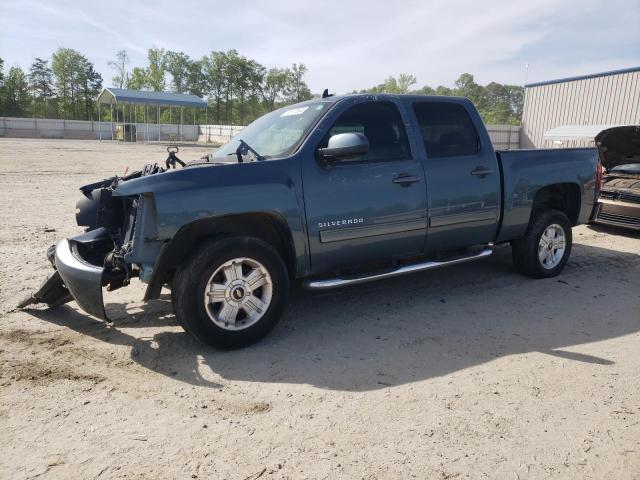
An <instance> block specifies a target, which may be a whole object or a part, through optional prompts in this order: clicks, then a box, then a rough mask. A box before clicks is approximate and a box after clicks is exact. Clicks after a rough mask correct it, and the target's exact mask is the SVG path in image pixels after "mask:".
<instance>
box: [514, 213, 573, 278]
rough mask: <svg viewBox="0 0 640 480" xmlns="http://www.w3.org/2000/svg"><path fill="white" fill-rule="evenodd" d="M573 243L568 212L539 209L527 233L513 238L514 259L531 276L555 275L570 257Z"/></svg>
mask: <svg viewBox="0 0 640 480" xmlns="http://www.w3.org/2000/svg"><path fill="white" fill-rule="evenodd" d="M571 244H572V235H571V224H570V223H569V219H568V218H567V216H566V215H565V214H564V213H562V212H560V211H558V210H552V209H544V210H538V211H536V212H534V213H533V216H532V219H531V222H530V223H529V227H528V228H527V233H526V234H525V236H524V237H523V238H521V239H519V240H514V241H513V242H511V254H512V258H513V263H514V265H515V266H516V269H518V271H520V272H521V273H524V274H525V275H528V276H530V277H533V278H549V277H555V276H556V275H558V274H559V273H560V272H561V271H562V269H563V268H564V266H565V265H566V264H567V261H568V260H569V255H571Z"/></svg>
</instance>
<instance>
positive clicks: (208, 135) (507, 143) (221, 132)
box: [198, 125, 520, 150]
mask: <svg viewBox="0 0 640 480" xmlns="http://www.w3.org/2000/svg"><path fill="white" fill-rule="evenodd" d="M243 128H244V127H242V126H239V125H200V132H199V137H198V140H199V141H200V142H218V143H226V142H228V141H229V140H230V139H231V137H233V136H234V135H236V134H237V133H239V132H241V131H242V129H243ZM487 130H488V132H489V136H490V137H491V142H492V143H493V148H495V149H496V150H513V149H516V148H519V145H520V127H519V126H517V125H487Z"/></svg>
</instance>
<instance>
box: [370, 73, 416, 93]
mask: <svg viewBox="0 0 640 480" xmlns="http://www.w3.org/2000/svg"><path fill="white" fill-rule="evenodd" d="M416 82H417V80H416V77H414V76H413V75H409V74H406V73H401V74H400V76H399V77H398V78H396V77H394V76H389V77H388V78H387V79H386V80H385V81H384V82H382V83H380V84H378V85H376V86H375V87H372V88H368V89H366V90H362V93H392V94H402V93H409V91H410V90H409V89H410V87H411V86H413V85H415V83H416Z"/></svg>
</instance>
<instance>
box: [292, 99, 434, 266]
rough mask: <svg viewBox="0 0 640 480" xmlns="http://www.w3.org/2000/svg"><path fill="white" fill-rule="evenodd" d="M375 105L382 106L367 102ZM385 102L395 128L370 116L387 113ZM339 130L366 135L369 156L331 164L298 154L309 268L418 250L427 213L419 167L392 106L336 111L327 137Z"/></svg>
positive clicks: (350, 263) (381, 258)
mask: <svg viewBox="0 0 640 480" xmlns="http://www.w3.org/2000/svg"><path fill="white" fill-rule="evenodd" d="M379 104H385V107H384V108H380V109H378V110H376V109H375V108H373V110H371V111H369V110H368V109H367V106H372V107H375V106H376V105H379ZM389 107H392V109H393V110H391V111H390V112H392V113H393V114H394V115H395V117H394V122H393V127H394V131H395V134H394V135H391V133H390V131H389V129H387V130H386V131H385V128H384V126H380V125H378V124H377V123H376V122H378V121H384V120H385V118H386V117H385V115H388V114H389V111H388V109H389ZM353 109H355V110H353ZM385 109H386V110H387V111H386V112H385ZM354 112H355V113H354ZM372 123H376V124H375V125H373V124H372ZM345 131H360V132H362V133H364V134H365V135H367V138H368V139H369V143H370V145H371V150H370V152H369V155H368V156H367V157H363V158H361V159H357V160H356V161H343V162H336V163H333V164H331V165H327V164H326V163H324V162H323V161H321V160H318V159H316V158H315V157H314V156H313V155H311V154H309V155H307V156H306V157H305V158H304V159H303V167H302V175H303V182H304V199H305V211H306V216H307V230H308V234H309V249H310V258H311V270H312V272H313V273H321V272H329V271H334V270H340V269H343V268H344V267H356V266H364V264H367V263H373V262H384V261H388V260H392V259H394V258H400V257H404V256H410V255H415V254H419V253H421V252H422V251H423V249H424V241H425V234H426V228H427V218H426V186H425V181H424V172H423V167H422V165H421V163H420V162H419V161H417V160H415V159H413V158H411V154H410V152H409V151H408V150H409V148H408V142H406V133H405V132H404V126H403V122H402V119H401V117H400V114H399V112H398V111H397V108H396V107H395V105H394V104H392V103H391V102H367V103H364V104H362V105H357V106H355V107H349V109H347V110H345V111H344V112H343V113H342V114H341V115H339V116H338V119H337V121H336V122H335V124H334V125H333V127H331V128H330V129H329V131H328V132H327V137H326V140H328V137H329V136H330V135H331V134H332V133H342V132H345ZM326 140H325V141H326ZM398 142H404V143H405V144H406V145H402V146H400V145H399V143H398ZM320 146H322V145H319V147H320ZM399 156H404V157H406V158H397V157H399Z"/></svg>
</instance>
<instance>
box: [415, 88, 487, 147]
mask: <svg viewBox="0 0 640 480" xmlns="http://www.w3.org/2000/svg"><path fill="white" fill-rule="evenodd" d="M413 111H414V112H415V114H416V117H417V119H418V125H419V126H420V132H421V133H422V139H423V140H424V145H425V148H426V150H427V155H428V156H429V157H433V158H438V157H461V156H468V155H476V154H477V153H478V152H479V151H480V138H479V136H478V131H477V130H476V127H475V126H474V125H473V122H472V121H471V117H469V114H468V113H467V110H466V109H465V108H464V107H463V106H462V105H458V104H456V103H450V102H437V101H435V102H416V103H414V104H413Z"/></svg>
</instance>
